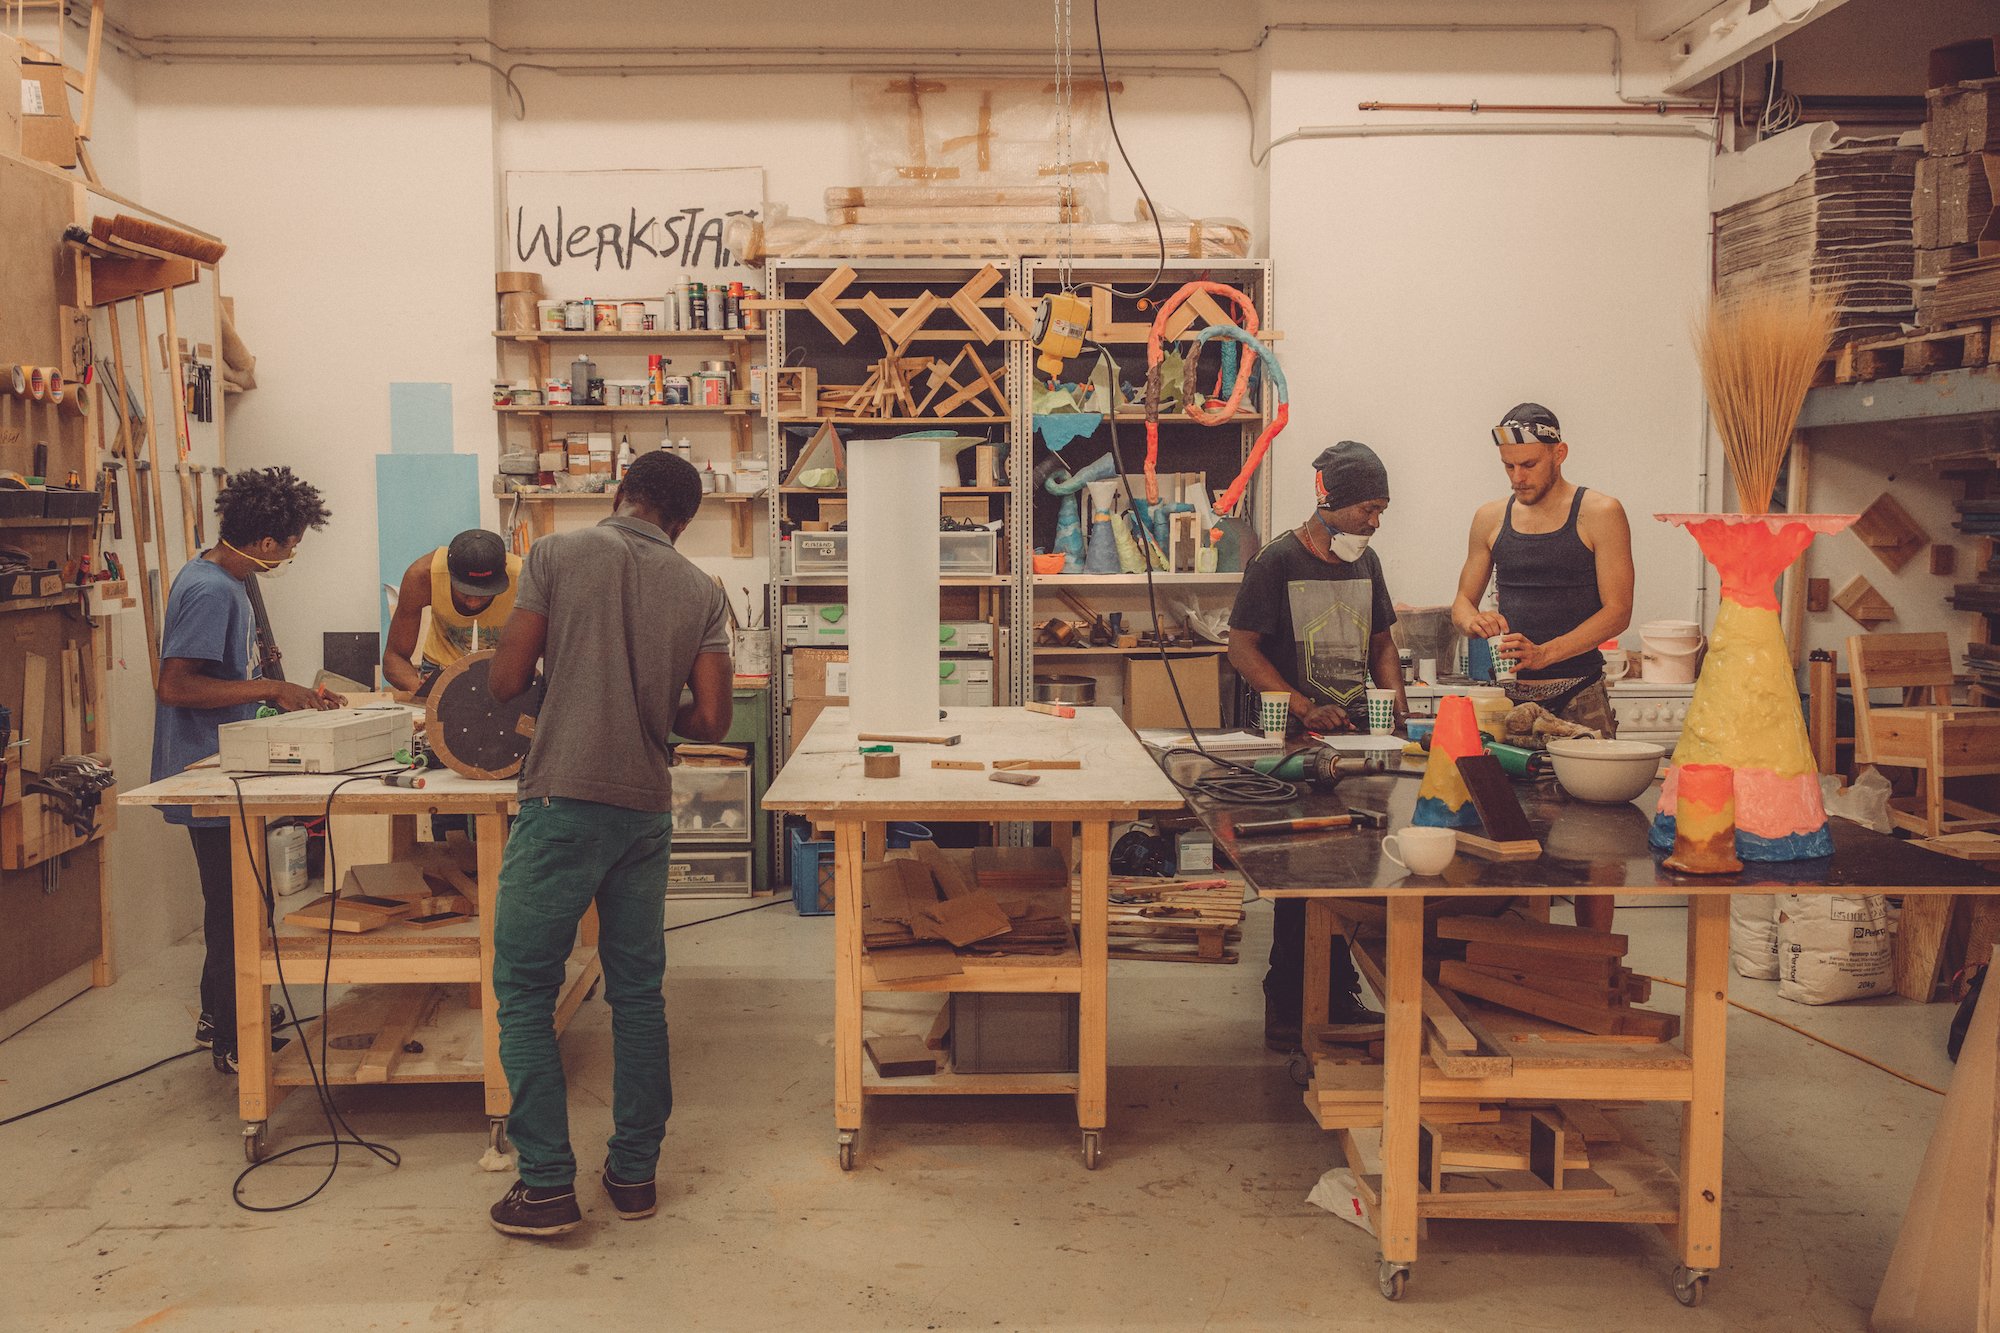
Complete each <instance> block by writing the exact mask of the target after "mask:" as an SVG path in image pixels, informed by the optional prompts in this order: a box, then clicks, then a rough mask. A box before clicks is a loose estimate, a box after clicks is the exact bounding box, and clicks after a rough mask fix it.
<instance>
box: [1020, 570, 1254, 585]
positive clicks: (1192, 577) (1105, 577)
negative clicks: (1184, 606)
mask: <svg viewBox="0 0 2000 1333" xmlns="http://www.w3.org/2000/svg"><path fill="white" fill-rule="evenodd" d="M1242 581H1243V576H1242V575H1241V574H1167V573H1162V572H1159V571H1155V572H1154V574H1153V582H1155V583H1213V584H1225V583H1241V582H1242ZM1145 584H1146V576H1145V575H1144V574H1037V575H1035V586H1036V587H1038V588H1039V587H1050V588H1104V587H1118V586H1126V587H1131V586H1138V587H1144V586H1145Z"/></svg>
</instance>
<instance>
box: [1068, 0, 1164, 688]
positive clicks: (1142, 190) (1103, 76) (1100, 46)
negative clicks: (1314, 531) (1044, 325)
mask: <svg viewBox="0 0 2000 1333" xmlns="http://www.w3.org/2000/svg"><path fill="white" fill-rule="evenodd" d="M1101 4H1102V0H1090V26H1091V28H1092V29H1093V30H1094V31H1095V32H1096V34H1097V79H1098V86H1099V87H1101V88H1102V89H1103V90H1104V119H1105V120H1106V122H1108V123H1109V124H1110V126H1111V142H1112V143H1113V144H1115V145H1117V148H1118V156H1119V158H1120V160H1122V161H1123V162H1124V163H1125V170H1127V171H1129V172H1131V173H1132V183H1133V184H1134V185H1136V186H1138V187H1139V197H1140V198H1142V199H1144V200H1145V201H1146V213H1147V215H1148V216H1149V217H1151V218H1152V219H1153V238H1154V239H1155V240H1156V241H1158V242H1159V245H1160V263H1159V266H1158V267H1157V268H1155V269H1154V270H1153V277H1152V279H1151V281H1149V282H1147V284H1146V285H1145V286H1144V287H1141V288H1139V290H1137V291H1135V292H1128V291H1124V290H1123V289H1121V288H1119V287H1117V286H1115V285H1113V284H1111V283H1108V282H1086V283H1084V284H1083V285H1084V286H1085V287H1099V288H1102V289H1103V290H1105V291H1107V292H1110V293H1111V294H1112V295H1113V296H1129V297H1137V296H1144V295H1146V294H1147V293H1148V292H1151V291H1152V290H1153V289H1154V288H1155V287H1158V286H1159V285H1160V279H1161V278H1162V277H1164V276H1165V275H1166V272H1167V230H1166V227H1165V226H1163V225H1162V224H1161V222H1160V210H1159V208H1158V207H1157V206H1156V205H1155V204H1154V203H1153V194H1152V191H1150V190H1148V189H1147V188H1146V182H1145V181H1144V180H1142V179H1140V176H1139V171H1138V168H1136V167H1134V166H1133V165H1132V156H1131V154H1129V153H1127V152H1126V151H1125V140H1124V138H1123V137H1122V136H1121V135H1120V134H1119V133H1118V112H1117V111H1116V109H1114V108H1113V107H1112V105H1111V71H1110V69H1109V67H1107V66H1106V65H1105V63H1104V16H1103V14H1102V13H1101V12H1100V8H1101ZM1091 346H1093V347H1096V346H1097V344H1096V343H1092V344H1091ZM1099 350H1100V351H1102V350H1103V349H1102V348H1099ZM1112 364H1113V365H1116V364H1117V363H1116V362H1113V363H1112ZM1117 433H1118V432H1117V430H1116V429H1115V428H1114V429H1113V430H1112V434H1113V435H1114V436H1115V435H1116V434H1117ZM1126 490H1127V496H1126V498H1127V499H1130V498H1131V496H1130V490H1131V488H1130V487H1129V486H1128V487H1127V488H1126ZM1149 582H1150V580H1149ZM1171 678H1172V677H1171V676H1169V679H1171ZM1176 693H1178V690H1176Z"/></svg>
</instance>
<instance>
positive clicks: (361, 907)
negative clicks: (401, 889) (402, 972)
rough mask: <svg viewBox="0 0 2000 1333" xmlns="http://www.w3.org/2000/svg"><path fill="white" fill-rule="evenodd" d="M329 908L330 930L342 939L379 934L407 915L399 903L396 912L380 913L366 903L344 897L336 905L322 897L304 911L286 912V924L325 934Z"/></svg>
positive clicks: (302, 909) (304, 907) (313, 901)
mask: <svg viewBox="0 0 2000 1333" xmlns="http://www.w3.org/2000/svg"><path fill="white" fill-rule="evenodd" d="M383 901H386V900H383ZM329 906H331V909H332V917H331V925H332V928H333V929H334V930H335V931H338V932H339V933H341V934H343V935H360V934H363V933H365V932H367V931H371V930H380V929H381V928H382V927H384V926H386V925H388V924H389V923H390V922H392V921H395V920H397V919H398V918H399V917H401V916H403V915H405V914H406V913H405V911H404V910H403V909H404V905H403V904H401V903H398V904H395V907H396V909H397V910H394V911H382V910H378V909H376V908H375V907H373V906H371V905H370V903H369V902H358V901H355V900H353V899H349V898H346V897H342V898H340V899H339V900H338V901H335V900H334V899H332V898H330V897H327V896H325V895H322V896H320V897H318V898H315V899H313V900H312V901H311V902H309V903H307V904H306V905H305V906H303V907H298V908H294V909H293V910H292V911H290V912H287V913H286V914H285V924H287V925H292V926H304V927H305V928H306V929H308V930H325V929H327V927H328V924H329V918H328V909H329Z"/></svg>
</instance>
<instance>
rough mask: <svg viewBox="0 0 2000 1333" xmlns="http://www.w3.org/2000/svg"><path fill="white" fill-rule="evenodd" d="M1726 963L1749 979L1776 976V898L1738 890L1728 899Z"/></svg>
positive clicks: (1768, 894)
mask: <svg viewBox="0 0 2000 1333" xmlns="http://www.w3.org/2000/svg"><path fill="white" fill-rule="evenodd" d="M1729 965H1730V966H1731V967H1733V968H1735V969H1736V975H1737V976H1739V977H1748V978H1750V979H1751V980H1752V981H1776V980H1777V979H1778V899H1777V895H1776V894H1770V893H1739V894H1736V895H1735V896H1733V897H1731V898H1730V900H1729Z"/></svg>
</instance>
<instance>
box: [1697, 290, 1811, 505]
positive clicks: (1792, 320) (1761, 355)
mask: <svg viewBox="0 0 2000 1333" xmlns="http://www.w3.org/2000/svg"><path fill="white" fill-rule="evenodd" d="M1833 320H1834V300H1833V297H1832V295H1831V294H1830V293H1828V292H1826V291H1824V290H1817V289H1816V290H1812V291H1799V290H1796V289H1794V290H1788V291H1784V290H1781V291H1772V290H1761V291H1756V292H1752V293H1749V294H1747V295H1744V296H1740V297H1736V298H1733V299H1730V300H1726V301H1725V300H1722V299H1720V298H1717V299H1714V300H1711V301H1710V302H1709V307H1708V313H1707V316H1706V318H1704V319H1703V320H1702V322H1701V324H1700V325H1699V327H1697V328H1696V330H1695V346H1696V350H1697V351H1698V352H1699V353H1700V356H1701V378H1702V383H1703V385H1704V386H1705V387H1706V388H1707V390H1708V409H1709V411H1710V412H1711V413H1713V414H1714V417H1715V428H1716V429H1717V430H1718V431H1720V432H1721V433H1722V444H1723V448H1724V450H1725V451H1726V453H1727V455H1728V458H1729V470H1730V472H1731V473H1732V474H1733V475H1734V476H1735V478H1736V499H1737V503H1738V505H1739V506H1740V507H1741V508H1742V511H1743V512H1744V513H1746V514H1768V513H1770V512H1771V492H1772V491H1773V490H1774V489H1776V487H1777V484H1778V471H1779V469H1780V468H1782V467H1783V466H1784V463H1785V450H1786V449H1788V448H1790V447H1791V443H1792V429H1793V427H1795V426H1796V425H1797V424H1798V420H1799V409H1800V408H1801V407H1803V406H1805V401H1806V390H1807V389H1809V388H1811V387H1812V381H1813V375H1814V374H1815V373H1816V372H1817V370H1818V369H1819V363H1820V360H1821V359H1822V358H1823V357H1825V355H1826V351H1827V346H1828V344H1829V343H1831V342H1832V341H1833Z"/></svg>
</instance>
